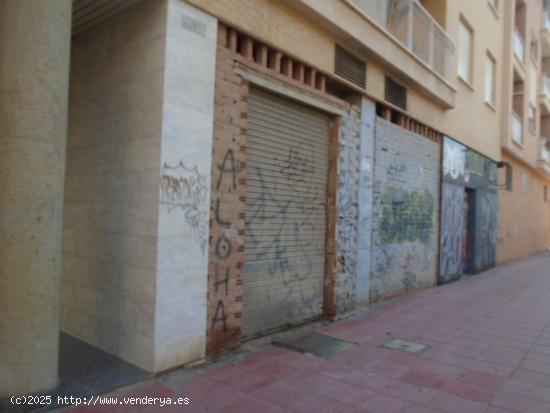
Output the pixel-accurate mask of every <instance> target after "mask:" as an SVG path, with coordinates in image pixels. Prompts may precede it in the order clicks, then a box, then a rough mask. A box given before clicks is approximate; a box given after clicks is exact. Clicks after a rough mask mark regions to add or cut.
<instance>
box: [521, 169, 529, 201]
mask: <svg viewBox="0 0 550 413" xmlns="http://www.w3.org/2000/svg"><path fill="white" fill-rule="evenodd" d="M521 192H523V195H525V196H527V195H529V178H528V176H527V174H526V173H524V174H523V176H522V177H521Z"/></svg>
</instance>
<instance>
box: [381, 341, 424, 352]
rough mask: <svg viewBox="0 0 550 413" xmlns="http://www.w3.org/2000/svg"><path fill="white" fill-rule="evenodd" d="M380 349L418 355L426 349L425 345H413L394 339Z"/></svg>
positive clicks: (410, 342)
mask: <svg viewBox="0 0 550 413" xmlns="http://www.w3.org/2000/svg"><path fill="white" fill-rule="evenodd" d="M382 347H386V348H390V349H392V350H400V351H405V352H407V353H411V354H419V353H421V352H423V351H424V350H425V349H427V348H428V346H426V345H425V344H420V343H415V342H413V341H407V340H401V339H398V338H396V339H394V340H390V341H388V342H387V343H386V344H383V345H382Z"/></svg>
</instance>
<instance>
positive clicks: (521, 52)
mask: <svg viewBox="0 0 550 413" xmlns="http://www.w3.org/2000/svg"><path fill="white" fill-rule="evenodd" d="M514 56H516V58H517V59H518V61H519V62H521V64H523V63H524V62H525V41H524V40H523V37H522V36H521V34H520V33H519V31H518V29H517V28H515V27H514Z"/></svg>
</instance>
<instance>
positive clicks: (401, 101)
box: [386, 77, 407, 110]
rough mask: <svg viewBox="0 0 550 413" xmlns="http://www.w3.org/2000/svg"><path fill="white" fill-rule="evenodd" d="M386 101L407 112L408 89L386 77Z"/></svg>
mask: <svg viewBox="0 0 550 413" xmlns="http://www.w3.org/2000/svg"><path fill="white" fill-rule="evenodd" d="M386 101H387V102H390V103H392V104H394V105H395V106H397V107H398V108H401V109H403V110H407V89H406V88H405V87H404V86H401V85H400V84H399V83H397V82H395V81H394V80H392V79H390V78H389V77H386Z"/></svg>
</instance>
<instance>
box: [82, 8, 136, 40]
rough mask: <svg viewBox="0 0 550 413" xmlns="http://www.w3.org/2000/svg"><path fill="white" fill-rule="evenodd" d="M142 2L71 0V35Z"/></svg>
mask: <svg viewBox="0 0 550 413" xmlns="http://www.w3.org/2000/svg"><path fill="white" fill-rule="evenodd" d="M138 1H142V0H73V29H72V35H73V36H74V35H77V34H78V33H80V32H82V31H84V30H87V29H89V28H90V27H93V26H95V25H96V24H98V23H100V22H102V21H103V20H107V19H108V18H110V17H112V16H114V15H115V14H117V13H119V12H121V11H122V10H124V9H127V8H129V7H131V6H133V5H134V4H136V3H137V2H138Z"/></svg>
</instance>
